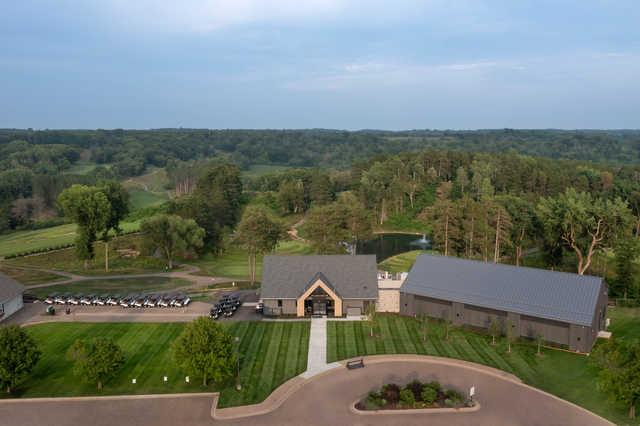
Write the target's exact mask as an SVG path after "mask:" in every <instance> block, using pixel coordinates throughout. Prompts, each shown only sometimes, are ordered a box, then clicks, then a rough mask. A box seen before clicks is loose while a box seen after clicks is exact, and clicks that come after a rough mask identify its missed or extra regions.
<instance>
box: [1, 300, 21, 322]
mask: <svg viewBox="0 0 640 426" xmlns="http://www.w3.org/2000/svg"><path fill="white" fill-rule="evenodd" d="M0 305H2V309H0V311H3V312H4V313H3V315H2V316H0V321H3V320H5V319H7V318H9V317H10V316H11V315H13V314H15V313H16V312H18V311H19V310H20V309H22V307H23V306H24V305H23V302H22V295H21V294H20V295H18V296H16V297H14V298H13V299H10V300H7V301H4V302H0Z"/></svg>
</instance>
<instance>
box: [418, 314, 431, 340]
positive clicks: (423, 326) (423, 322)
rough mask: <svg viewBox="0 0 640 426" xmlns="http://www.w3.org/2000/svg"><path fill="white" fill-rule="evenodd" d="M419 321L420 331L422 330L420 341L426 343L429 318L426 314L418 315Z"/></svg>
mask: <svg viewBox="0 0 640 426" xmlns="http://www.w3.org/2000/svg"><path fill="white" fill-rule="evenodd" d="M418 321H420V330H422V341H424V342H426V341H427V333H428V331H429V316H428V315H427V314H420V315H418Z"/></svg>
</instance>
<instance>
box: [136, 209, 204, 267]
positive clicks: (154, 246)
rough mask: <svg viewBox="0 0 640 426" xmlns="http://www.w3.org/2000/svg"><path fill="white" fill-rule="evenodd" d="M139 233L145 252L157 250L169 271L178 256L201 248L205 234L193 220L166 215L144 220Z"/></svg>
mask: <svg viewBox="0 0 640 426" xmlns="http://www.w3.org/2000/svg"><path fill="white" fill-rule="evenodd" d="M140 231H141V232H142V238H143V240H142V242H143V244H144V246H145V247H146V248H147V250H150V251H155V250H159V251H160V253H161V254H162V257H164V258H165V259H166V260H167V264H168V267H169V269H173V261H174V259H175V257H176V256H177V255H178V254H180V253H185V252H187V251H189V250H195V249H198V248H200V247H202V245H203V238H204V234H205V232H204V230H203V229H202V228H200V227H199V226H198V224H197V223H196V222H195V221H194V220H193V219H183V218H181V217H180V216H175V215H166V214H160V215H156V216H153V217H151V218H149V219H146V220H144V221H143V222H142V224H141V225H140Z"/></svg>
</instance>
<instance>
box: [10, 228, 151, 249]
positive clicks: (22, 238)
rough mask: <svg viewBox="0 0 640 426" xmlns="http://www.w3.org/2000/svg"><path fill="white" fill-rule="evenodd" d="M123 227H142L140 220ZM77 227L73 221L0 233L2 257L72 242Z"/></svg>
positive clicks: (134, 229) (133, 229)
mask: <svg viewBox="0 0 640 426" xmlns="http://www.w3.org/2000/svg"><path fill="white" fill-rule="evenodd" d="M121 227H122V229H123V231H125V232H135V231H137V230H139V229H140V222H139V221H136V222H123V223H122V224H121ZM76 228H77V226H76V225H75V224H72V223H71V224H66V225H58V226H53V227H51V228H45V229H37V230H34V231H17V232H11V233H9V234H4V235H0V257H4V256H9V255H12V254H18V253H25V252H29V251H33V250H43V249H48V248H52V247H59V246H63V245H65V244H71V243H73V241H74V240H75V238H76Z"/></svg>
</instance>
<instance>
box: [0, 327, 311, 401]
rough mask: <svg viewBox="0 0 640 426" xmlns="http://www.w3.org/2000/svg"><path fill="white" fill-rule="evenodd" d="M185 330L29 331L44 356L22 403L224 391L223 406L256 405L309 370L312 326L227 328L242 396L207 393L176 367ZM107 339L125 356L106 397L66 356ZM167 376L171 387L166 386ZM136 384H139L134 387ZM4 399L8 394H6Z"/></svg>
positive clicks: (23, 386)
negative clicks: (235, 340) (235, 345)
mask: <svg viewBox="0 0 640 426" xmlns="http://www.w3.org/2000/svg"><path fill="white" fill-rule="evenodd" d="M184 326H185V325H184V324H182V323H181V324H171V323H169V324H133V323H100V324H91V323H55V324H42V325H36V326H32V327H28V328H27V331H28V333H29V334H31V335H32V336H33V337H34V338H35V339H36V342H37V344H38V346H39V348H40V350H41V351H42V354H43V355H42V359H41V360H40V362H39V363H38V364H37V366H36V368H35V370H34V372H33V373H32V374H31V375H30V376H29V379H28V380H27V381H26V382H24V383H23V384H21V385H20V387H19V389H18V391H17V392H18V394H19V396H21V397H45V396H57V397H59V396H80V395H128V394H151V393H179V392H203V391H204V392H206V391H213V390H221V391H222V394H221V398H220V406H232V405H244V404H253V403H257V402H260V401H262V400H264V399H265V398H266V397H267V396H268V395H269V394H270V393H271V392H272V391H273V390H274V389H275V388H276V387H278V386H279V385H280V384H282V383H284V382H285V381H287V380H288V379H290V378H292V377H294V376H296V375H298V374H300V373H301V372H303V371H304V370H305V369H306V366H307V347H308V343H309V323H308V322H286V323H285V322H234V323H224V326H225V327H228V329H229V331H230V332H231V334H232V335H233V336H237V337H239V338H240V349H239V352H240V354H241V367H240V377H241V383H242V391H241V392H237V391H236V390H235V389H233V387H232V386H229V387H224V386H215V385H214V384H210V385H209V386H207V387H203V386H202V383H201V381H200V380H199V378H197V377H194V378H193V379H192V380H191V382H190V383H185V380H184V377H185V376H186V374H185V372H184V371H182V370H181V369H180V368H179V367H178V366H176V365H175V364H174V362H173V357H172V353H171V343H172V342H173V341H175V340H176V338H177V337H178V336H179V335H180V332H181V331H182V330H183V328H184ZM95 336H101V337H108V338H112V339H114V340H115V341H116V343H117V344H118V345H119V346H120V347H121V348H122V349H123V351H124V352H125V365H124V366H123V368H122V369H121V370H120V372H119V373H118V374H117V375H116V376H115V377H114V378H113V379H111V380H109V381H107V383H105V387H104V388H103V390H102V391H98V390H97V389H96V385H95V384H93V383H85V382H84V381H82V380H80V379H79V378H78V377H76V376H75V375H74V374H73V371H72V370H73V364H72V363H71V362H70V361H68V360H67V359H66V352H67V350H68V348H69V346H71V344H72V343H73V342H74V341H75V340H76V339H78V338H90V337H95ZM164 376H167V377H168V378H169V381H168V382H167V383H164V382H163V377H164ZM131 379H136V381H137V383H136V384H135V385H134V384H132V383H131ZM2 397H4V392H3V393H2Z"/></svg>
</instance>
